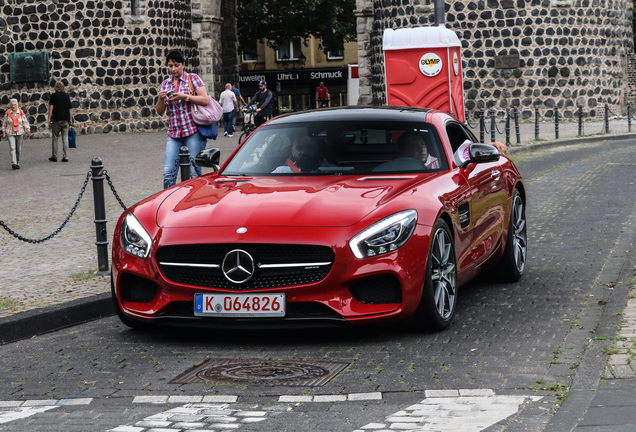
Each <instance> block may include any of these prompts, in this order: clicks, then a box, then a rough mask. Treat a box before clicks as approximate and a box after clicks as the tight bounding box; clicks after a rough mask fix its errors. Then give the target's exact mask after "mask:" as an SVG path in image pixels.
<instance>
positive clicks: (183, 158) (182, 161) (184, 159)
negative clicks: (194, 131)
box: [179, 146, 190, 181]
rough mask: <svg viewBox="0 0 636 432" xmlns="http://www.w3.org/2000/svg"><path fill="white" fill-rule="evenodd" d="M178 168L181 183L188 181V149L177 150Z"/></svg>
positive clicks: (183, 147)
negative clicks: (179, 169)
mask: <svg viewBox="0 0 636 432" xmlns="http://www.w3.org/2000/svg"><path fill="white" fill-rule="evenodd" d="M179 166H180V167H181V181H186V180H189V179H190V149H188V147H186V146H181V148H180V149H179Z"/></svg>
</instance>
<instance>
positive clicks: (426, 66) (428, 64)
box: [420, 53, 442, 77]
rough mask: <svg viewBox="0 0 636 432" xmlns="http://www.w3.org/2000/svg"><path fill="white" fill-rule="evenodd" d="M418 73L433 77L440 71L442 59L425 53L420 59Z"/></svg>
mask: <svg viewBox="0 0 636 432" xmlns="http://www.w3.org/2000/svg"><path fill="white" fill-rule="evenodd" d="M420 71H421V72H422V73H423V74H424V75H426V76H427V77H434V76H435V75H437V74H439V73H440V72H441V71H442V59H441V58H440V57H439V56H438V55H437V54H434V53H426V54H424V55H423V56H422V57H421V58H420Z"/></svg>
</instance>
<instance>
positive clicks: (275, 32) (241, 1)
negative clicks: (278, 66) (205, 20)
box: [238, 0, 356, 52]
mask: <svg viewBox="0 0 636 432" xmlns="http://www.w3.org/2000/svg"><path fill="white" fill-rule="evenodd" d="M355 6H356V5H355V0H238V37H239V45H240V46H241V48H242V49H245V48H246V47H250V46H253V44H254V42H255V41H259V42H266V43H267V45H268V46H269V47H270V48H273V49H278V47H279V46H280V45H281V44H283V43H284V42H287V41H290V40H292V39H294V38H302V39H306V38H308V37H309V36H314V37H315V38H316V39H318V40H319V41H320V48H321V49H323V50H324V51H325V52H327V51H337V50H340V49H342V47H343V43H344V42H350V41H354V40H356V17H355V15H354V14H353V10H354V9H355Z"/></svg>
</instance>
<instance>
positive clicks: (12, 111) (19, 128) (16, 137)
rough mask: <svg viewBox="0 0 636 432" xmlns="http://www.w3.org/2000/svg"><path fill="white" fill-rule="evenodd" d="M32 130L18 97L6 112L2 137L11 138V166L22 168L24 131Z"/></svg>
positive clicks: (12, 101)
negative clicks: (21, 156) (21, 157)
mask: <svg viewBox="0 0 636 432" xmlns="http://www.w3.org/2000/svg"><path fill="white" fill-rule="evenodd" d="M25 131H26V132H31V127H30V126H29V122H28V121H27V118H26V116H25V115H24V112H23V111H22V110H21V109H20V107H19V106H18V100H17V99H11V100H10V101H9V109H8V110H7V112H6V113H5V114H4V122H3V127H2V137H3V138H8V139H9V148H10V149H11V168H13V169H14V170H15V169H20V153H21V150H22V138H23V137H24V132H25Z"/></svg>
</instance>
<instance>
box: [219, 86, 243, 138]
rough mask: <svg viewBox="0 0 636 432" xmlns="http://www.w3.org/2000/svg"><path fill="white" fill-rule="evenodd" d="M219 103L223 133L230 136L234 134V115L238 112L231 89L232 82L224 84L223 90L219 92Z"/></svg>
mask: <svg viewBox="0 0 636 432" xmlns="http://www.w3.org/2000/svg"><path fill="white" fill-rule="evenodd" d="M219 103H220V104H221V106H222V107H223V128H224V129H225V132H223V135H225V136H227V137H230V138H231V137H233V136H234V116H235V114H236V113H237V112H238V102H237V101H236V96H235V95H234V92H233V91H232V84H230V83H227V84H225V91H224V92H223V93H221V97H220V98H219Z"/></svg>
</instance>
